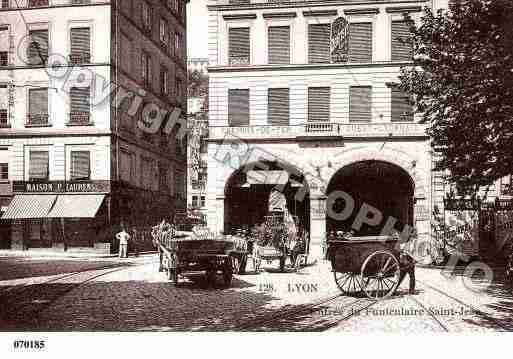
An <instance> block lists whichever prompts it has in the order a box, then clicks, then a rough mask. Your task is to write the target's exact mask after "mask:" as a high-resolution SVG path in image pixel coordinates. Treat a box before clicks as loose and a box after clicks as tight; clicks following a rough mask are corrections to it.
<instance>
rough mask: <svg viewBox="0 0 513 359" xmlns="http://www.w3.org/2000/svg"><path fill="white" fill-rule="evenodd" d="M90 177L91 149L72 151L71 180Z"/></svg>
mask: <svg viewBox="0 0 513 359" xmlns="http://www.w3.org/2000/svg"><path fill="white" fill-rule="evenodd" d="M89 178H90V154H89V151H72V152H71V180H88V179H89Z"/></svg>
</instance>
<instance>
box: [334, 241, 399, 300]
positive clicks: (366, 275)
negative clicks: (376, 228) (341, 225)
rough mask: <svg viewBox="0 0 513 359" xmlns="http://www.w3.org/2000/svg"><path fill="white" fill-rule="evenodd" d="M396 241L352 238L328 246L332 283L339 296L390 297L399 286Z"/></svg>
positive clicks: (397, 246)
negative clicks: (362, 294) (332, 276)
mask: <svg viewBox="0 0 513 359" xmlns="http://www.w3.org/2000/svg"><path fill="white" fill-rule="evenodd" d="M399 254H400V252H399V243H398V239H396V238H393V237H389V236H375V237H353V238H351V239H347V240H331V241H329V242H328V259H329V260H330V261H331V266H332V271H333V275H334V278H335V282H336V284H337V286H338V288H339V289H340V290H341V291H342V293H344V294H346V295H358V294H359V293H361V292H362V291H363V292H364V293H365V295H367V296H368V297H369V298H372V299H383V298H387V297H389V296H391V295H392V294H393V293H394V292H395V290H396V289H397V286H398V285H399V277H400V264H399Z"/></svg>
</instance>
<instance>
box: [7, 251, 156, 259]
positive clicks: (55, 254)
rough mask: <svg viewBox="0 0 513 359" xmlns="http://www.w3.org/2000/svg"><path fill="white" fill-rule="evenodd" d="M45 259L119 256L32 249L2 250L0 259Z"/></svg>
mask: <svg viewBox="0 0 513 359" xmlns="http://www.w3.org/2000/svg"><path fill="white" fill-rule="evenodd" d="M155 253H157V252H156V251H151V252H139V256H142V255H147V254H155ZM20 257H23V258H30V259H37V258H45V259H115V258H118V254H105V253H99V252H96V253H95V252H93V251H91V252H88V251H84V250H73V249H70V250H68V251H66V252H64V251H57V250H52V249H30V250H27V251H16V250H11V249H6V250H0V259H2V258H20ZM131 258H137V257H135V256H134V254H133V253H129V256H128V258H127V260H128V259H131Z"/></svg>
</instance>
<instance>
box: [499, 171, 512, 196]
mask: <svg viewBox="0 0 513 359" xmlns="http://www.w3.org/2000/svg"><path fill="white" fill-rule="evenodd" d="M512 180H513V175H509V176H506V177H503V178H501V180H500V195H501V196H513V187H512V186H511V185H512V183H513V181H512Z"/></svg>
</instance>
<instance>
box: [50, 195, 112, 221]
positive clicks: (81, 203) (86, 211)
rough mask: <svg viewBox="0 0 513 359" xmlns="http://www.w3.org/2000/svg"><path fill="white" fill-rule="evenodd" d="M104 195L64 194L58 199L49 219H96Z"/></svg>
mask: <svg viewBox="0 0 513 359" xmlns="http://www.w3.org/2000/svg"><path fill="white" fill-rule="evenodd" d="M104 198H105V195H104V194H84V195H79V194H64V195H59V196H58V197H57V201H56V202H55V205H54V206H53V208H52V209H51V210H50V213H48V215H47V216H46V217H47V218H94V217H96V213H97V212H98V210H99V209H100V206H101V205H102V202H103V199H104Z"/></svg>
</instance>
